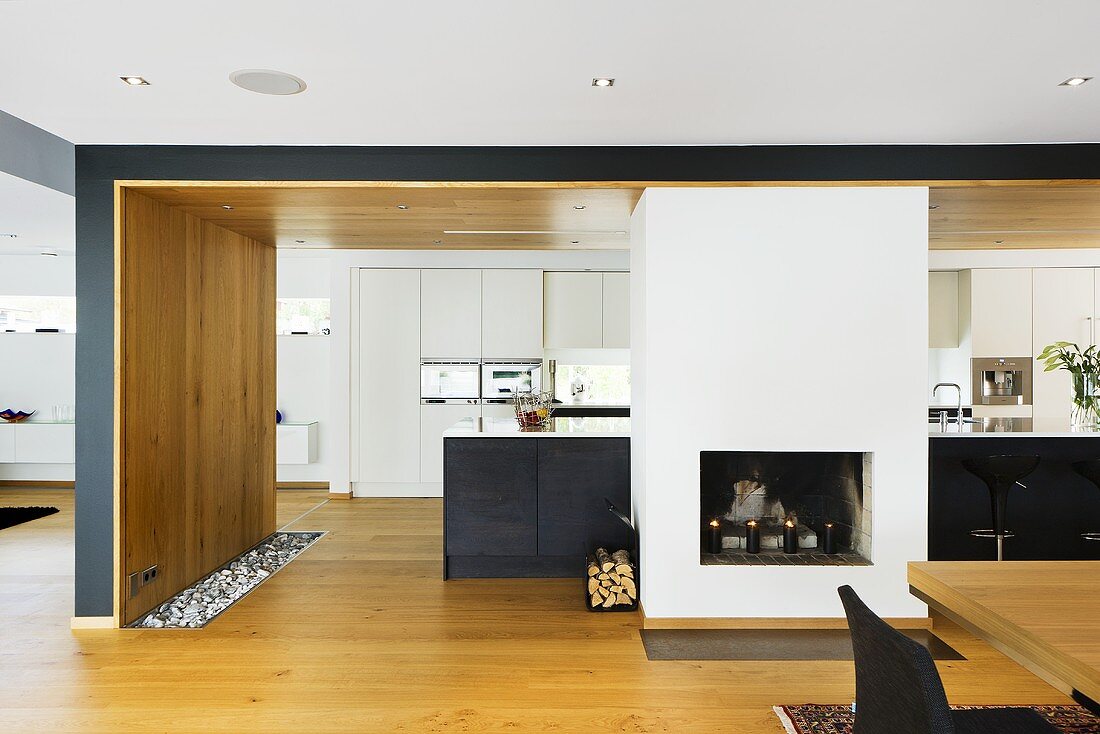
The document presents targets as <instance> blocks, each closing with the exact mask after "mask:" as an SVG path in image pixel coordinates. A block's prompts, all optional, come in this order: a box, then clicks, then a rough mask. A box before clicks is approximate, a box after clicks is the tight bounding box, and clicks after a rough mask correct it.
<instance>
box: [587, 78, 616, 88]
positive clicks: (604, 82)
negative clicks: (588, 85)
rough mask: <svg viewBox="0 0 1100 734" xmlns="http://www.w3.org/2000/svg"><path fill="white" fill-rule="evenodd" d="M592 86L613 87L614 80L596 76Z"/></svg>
mask: <svg viewBox="0 0 1100 734" xmlns="http://www.w3.org/2000/svg"><path fill="white" fill-rule="evenodd" d="M592 86H594V87H613V86H615V80H614V79H612V78H611V77H607V76H598V77H596V78H595V79H593V80H592Z"/></svg>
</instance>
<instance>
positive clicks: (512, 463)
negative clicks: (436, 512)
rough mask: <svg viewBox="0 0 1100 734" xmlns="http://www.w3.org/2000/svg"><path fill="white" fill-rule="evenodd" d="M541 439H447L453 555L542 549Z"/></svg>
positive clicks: (447, 516)
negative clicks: (538, 520) (539, 525)
mask: <svg viewBox="0 0 1100 734" xmlns="http://www.w3.org/2000/svg"><path fill="white" fill-rule="evenodd" d="M537 443H538V440H537V439H533V438H532V439H517V438H503V439H496V438H448V439H445V440H444V441H443V461H444V463H443V495H444V503H443V506H444V508H445V509H444V523H445V524H446V528H445V537H446V551H445V553H446V554H447V555H449V556H533V555H535V554H536V552H537V542H536V537H537V536H536V532H537V523H536V514H535V513H536V512H537V511H538V506H537V496H538V484H537V483H538V448H537V446H536V444H537Z"/></svg>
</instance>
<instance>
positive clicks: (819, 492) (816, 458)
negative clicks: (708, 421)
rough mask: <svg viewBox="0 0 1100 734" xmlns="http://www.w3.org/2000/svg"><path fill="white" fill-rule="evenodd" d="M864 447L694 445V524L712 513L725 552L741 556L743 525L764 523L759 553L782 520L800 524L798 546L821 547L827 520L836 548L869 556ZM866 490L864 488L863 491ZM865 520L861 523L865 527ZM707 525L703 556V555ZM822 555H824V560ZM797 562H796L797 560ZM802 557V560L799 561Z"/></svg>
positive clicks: (770, 544) (805, 549)
mask: <svg viewBox="0 0 1100 734" xmlns="http://www.w3.org/2000/svg"><path fill="white" fill-rule="evenodd" d="M870 462H871V457H870V454H864V453H863V452H858V451H839V452H838V451H821V452H813V451H701V452H699V488H700V497H699V500H700V501H699V506H700V518H699V519H700V527H701V528H703V529H704V530H705V529H706V527H707V525H708V524H709V523H710V522H711V521H712V520H714V519H717V520H718V521H719V522H720V524H721V528H722V536H723V538H722V543H723V553H722V554H721V555H733V556H744V555H745V554H744V553H743V549H744V541H743V538H744V525H745V523H746V522H747V521H748V520H756V521H757V522H758V523H760V526H761V528H762V537H763V538H764V543H763V545H762V549H763V552H764V554H767V553H768V552H769V550H771V551H774V550H775V548H774V543H775V540H774V539H775V538H777V537H779V536H781V535H782V525H783V523H784V521H785V520H787V519H792V520H794V522H795V523H796V524H797V526H798V528H799V545H800V548H799V553H802V554H806V555H808V556H813V555H821V554H822V552H823V551H822V547H821V546H822V540H823V538H824V526H825V523H826V522H828V523H831V524H832V525H833V533H834V538H835V540H836V543H837V545H838V549H837V551H836V553H837V555H838V556H839V555H847V556H848V557H853V556H854V557H856V558H857V561H862V562H867V559H869V558H870V555H871V552H870V538H871V528H870V527H869V525H870V513H869V512H868V513H865V512H864V509H865V507H866V509H867V510H870V507H869V499H870V498H869V497H868V498H866V499H867V500H868V502H867V504H866V505H865V501H864V500H865V497H864V494H865V488H869V487H870V484H871V482H870V480H871V476H870V474H871V471H870ZM867 493H868V494H869V492H867ZM865 525H867V527H865ZM705 535H706V534H705V532H704V534H703V536H704V537H703V546H702V550H703V555H704V558H703V562H704V563H730V562H738V561H737V560H736V558H735V559H733V560H730V559H726V560H723V559H719V558H712V559H708V558H707V557H706V556H707V555H710V554H708V553H707V543H706V537H705ZM824 560H825V559H823V561H824ZM795 562H799V561H795ZM802 562H803V563H804V562H805V561H802Z"/></svg>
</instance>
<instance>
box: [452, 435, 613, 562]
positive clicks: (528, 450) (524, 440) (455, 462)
mask: <svg viewBox="0 0 1100 734" xmlns="http://www.w3.org/2000/svg"><path fill="white" fill-rule="evenodd" d="M607 501H610V502H612V503H613V504H614V505H615V506H616V507H618V508H619V509H621V510H622V511H623V512H624V513H626V514H627V515H629V514H630V420H629V419H628V418H594V417H586V418H553V419H552V420H551V423H550V425H548V426H545V427H539V428H528V429H521V428H520V427H519V426H518V424H517V423H516V421H515V419H513V418H507V419H505V418H495V419H494V418H468V419H466V420H463V421H460V422H459V423H458V424H457V425H455V426H454V427H452V428H450V429H448V430H447V431H445V432H444V434H443V554H444V558H443V577H444V578H448V579H454V578H511V577H575V578H580V576H581V574H582V573H583V570H584V562H585V554H586V552H587V551H589V550H591V548H592V547H593V546H595V545H605V546H608V547H611V546H614V548H628V549H629V548H632V547H633V543H634V540H633V534H632V533H631V531H630V529H629V528H628V527H626V526H625V525H624V524H623V523H622V522H621V521H620V520H619V519H618V518H616V517H615V516H614V515H613V514H611V513H610V512H609V511H608V509H607Z"/></svg>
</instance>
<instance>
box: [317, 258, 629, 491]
mask: <svg viewBox="0 0 1100 734" xmlns="http://www.w3.org/2000/svg"><path fill="white" fill-rule="evenodd" d="M329 254H330V257H331V260H330V264H331V268H330V271H329V274H330V292H331V294H332V296H331V297H332V336H331V338H330V340H329V346H330V350H331V351H330V356H329V369H330V374H331V377H330V389H331V398H330V401H329V405H330V418H329V420H330V424H331V430H329V431H327V435H326V436H324V437H322V439H321V441H322V443H323V444H324V449H323V450H324V451H325V452H326V455H327V456H328V457H329V458H328V462H329V491H331V492H334V493H344V494H346V493H349V492H350V491H351V471H350V467H351V409H350V408H351V339H350V333H351V328H352V324H353V321H352V293H351V270H352V268H542V269H544V270H584V269H589V270H627V269H628V268H629V262H630V255H629V253H628V252H627V251H625V250H607V251H545V252H538V251H524V250H509V251H503V252H501V251H483V250H463V251H450V252H436V251H432V250H331V251H330V252H329ZM413 440H416V437H413Z"/></svg>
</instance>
